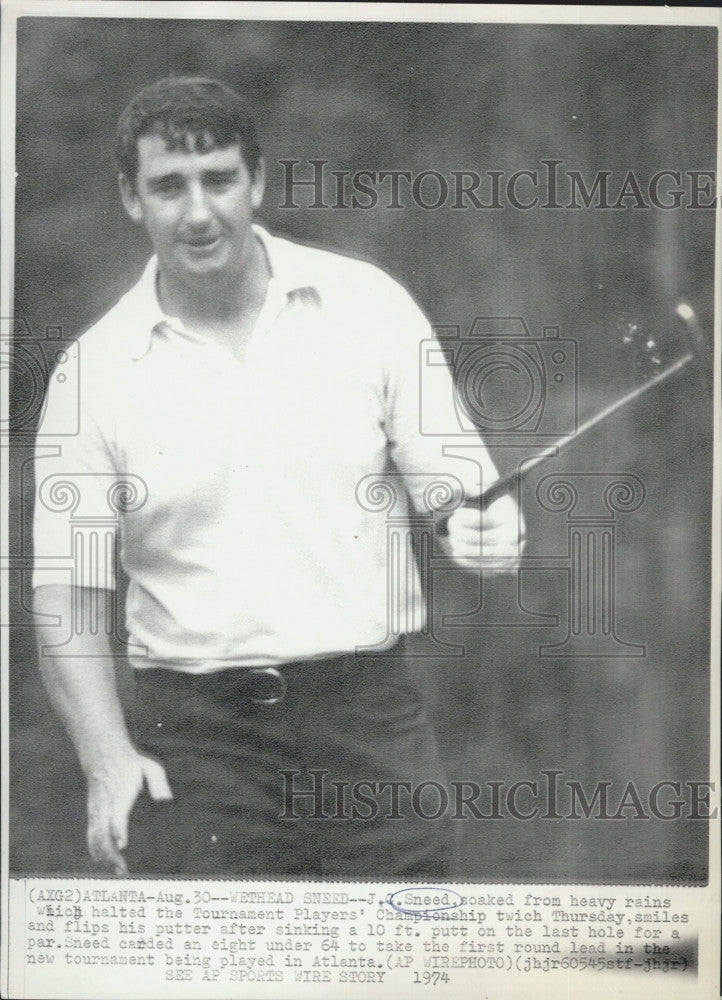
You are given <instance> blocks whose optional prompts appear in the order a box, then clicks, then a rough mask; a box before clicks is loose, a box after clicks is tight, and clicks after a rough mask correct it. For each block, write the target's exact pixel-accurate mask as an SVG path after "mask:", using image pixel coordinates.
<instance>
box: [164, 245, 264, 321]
mask: <svg viewBox="0 0 722 1000" xmlns="http://www.w3.org/2000/svg"><path fill="white" fill-rule="evenodd" d="M269 276H270V269H269V266H268V261H267V260H266V254H265V251H264V249H263V247H262V245H261V244H260V242H259V241H258V239H257V238H256V237H253V238H252V239H251V240H250V241H249V246H248V252H247V253H246V254H244V255H243V259H242V260H239V262H238V265H237V266H236V267H233V268H232V269H229V270H227V271H223V272H222V273H220V274H214V275H198V276H197V277H194V276H191V277H188V276H187V275H183V276H182V278H181V276H179V275H177V274H175V273H174V272H172V271H164V270H161V271H160V274H159V282H158V294H159V299H160V304H161V307H162V309H163V311H164V312H166V313H168V314H169V315H171V316H177V317H178V318H179V319H180V320H181V321H182V322H183V323H184V324H185V325H187V326H188V327H189V328H191V329H193V328H202V329H208V328H213V327H226V326H240V325H243V323H244V321H245V320H247V319H251V318H255V315H256V314H257V312H258V310H259V309H260V306H261V305H262V304H263V301H264V299H265V296H266V290H267V287H268V279H269Z"/></svg>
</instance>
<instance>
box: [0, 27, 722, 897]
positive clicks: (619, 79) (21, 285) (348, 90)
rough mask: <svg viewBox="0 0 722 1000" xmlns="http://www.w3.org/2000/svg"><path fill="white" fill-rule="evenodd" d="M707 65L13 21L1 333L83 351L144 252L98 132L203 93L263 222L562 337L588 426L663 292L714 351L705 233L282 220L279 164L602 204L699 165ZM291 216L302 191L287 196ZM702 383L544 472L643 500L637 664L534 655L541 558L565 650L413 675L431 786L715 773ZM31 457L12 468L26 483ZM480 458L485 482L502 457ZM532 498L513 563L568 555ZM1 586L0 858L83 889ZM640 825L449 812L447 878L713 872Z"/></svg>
mask: <svg viewBox="0 0 722 1000" xmlns="http://www.w3.org/2000/svg"><path fill="white" fill-rule="evenodd" d="M716 44H717V38H716V33H715V31H714V30H713V29H704V28H681V27H679V28H677V27H615V26H611V27H609V26H541V25H540V26H515V25H444V24H377V23H343V24H340V23H312V22H308V23H293V22H252V21H248V22H238V21H227V22H226V21H214V22H209V21H172V20H140V19H129V20H120V19H110V18H109V19H98V18H90V17H89V18H82V19H78V18H50V17H32V18H31V17H27V18H22V19H21V20H20V22H19V25H18V77H17V84H18V97H17V172H18V176H17V189H16V192H17V201H16V205H17V213H16V262H15V289H16V298H15V316H16V317H23V318H25V319H26V320H27V321H28V323H29V324H30V327H31V329H32V331H33V333H34V334H35V335H36V336H42V334H43V331H44V330H45V329H46V328H47V327H51V326H52V327H62V328H63V331H64V333H65V335H67V336H75V335H77V334H79V333H81V332H82V331H83V330H84V329H85V328H87V326H89V325H90V323H91V322H93V321H94V320H95V319H97V318H98V317H99V316H100V315H101V314H102V313H103V312H104V311H105V310H106V309H108V308H109V307H110V306H111V305H112V304H113V303H114V302H115V301H116V300H117V298H118V297H119V296H120V295H121V294H122V293H123V292H124V291H125V290H126V289H127V288H128V287H129V286H130V285H131V284H132V283H133V282H134V281H135V280H136V278H137V277H138V276H139V274H140V272H141V270H142V267H143V265H144V263H145V261H146V259H147V256H148V252H149V247H148V244H147V243H146V242H145V240H144V238H143V236H142V234H140V233H139V232H138V231H136V230H135V229H134V228H133V227H132V226H131V224H130V223H129V222H128V220H127V219H126V218H125V217H124V216H123V213H122V209H121V207H120V204H119V200H118V197H117V188H116V180H115V165H114V162H113V157H112V140H113V134H114V128H115V122H116V121H117V118H118V115H119V114H120V112H121V110H122V109H123V107H124V106H125V105H126V104H127V102H128V100H129V99H130V98H131V97H132V95H133V94H134V93H135V92H136V91H137V90H138V89H139V88H140V87H141V86H143V85H145V84H146V83H149V82H151V81H153V80H155V79H157V78H159V77H161V76H164V75H167V74H178V75H180V74H202V75H209V76H218V77H220V78H221V79H223V80H225V81H226V82H227V83H229V84H230V85H232V86H234V87H235V88H237V89H238V90H240V91H241V92H242V93H244V94H246V95H247V97H248V99H249V102H250V104H251V106H252V107H253V108H255V109H256V111H257V118H258V122H259V127H260V133H261V139H262V144H263V146H264V149H265V155H266V160H267V168H268V188H267V195H266V200H265V204H264V207H263V209H262V212H261V216H262V219H263V220H265V222H266V223H267V224H268V225H269V227H270V228H272V229H273V230H276V231H278V232H280V233H284V234H288V235H290V236H292V237H295V238H298V239H301V240H307V241H309V242H314V243H319V244H322V245H325V246H328V247H330V248H337V249H339V250H341V251H343V252H347V253H350V254H354V255H357V256H362V257H365V258H367V259H370V260H373V261H375V262H376V263H378V264H380V265H381V266H382V267H384V268H386V269H387V270H388V271H390V272H391V273H392V274H393V275H394V276H396V277H397V278H398V279H399V280H401V281H402V283H404V284H405V285H406V287H408V288H409V290H410V291H411V292H412V294H413V295H414V296H415V298H416V299H417V301H418V302H419V303H420V305H421V306H422V307H423V308H424V310H425V311H426V313H427V315H428V316H429V318H430V320H431V322H432V323H434V324H458V325H460V326H461V327H462V328H467V327H468V326H469V325H470V324H471V322H472V320H473V319H474V317H475V316H477V315H483V316H521V317H524V318H525V320H526V322H527V324H528V326H529V329H530V331H531V333H532V335H533V336H535V337H539V336H540V334H541V328H542V326H543V325H548V324H555V325H558V326H559V327H560V329H561V335H562V336H563V337H568V338H574V339H575V340H576V341H577V344H578V350H579V386H578V389H579V410H580V413H581V415H582V416H586V415H588V414H589V413H591V412H593V411H594V410H595V409H597V408H599V407H600V406H602V405H604V404H606V403H607V402H609V401H610V400H611V399H612V398H614V397H615V396H616V395H619V394H620V393H621V392H623V391H625V390H626V389H628V388H629V387H630V385H631V384H632V379H631V375H630V372H629V365H628V364H627V363H626V361H625V358H624V355H623V353H622V351H621V345H620V335H619V331H618V323H619V320H620V318H621V317H625V318H626V319H635V320H637V321H638V322H640V323H642V324H644V326H645V329H646V330H648V331H649V333H650V336H653V337H654V338H655V339H658V340H659V341H660V342H661V343H662V345H663V347H664V346H665V345H666V348H667V350H668V351H669V352H671V355H672V356H673V355H674V353H675V352H676V351H679V350H680V349H681V346H682V341H681V339H680V333H679V331H676V330H675V328H674V323H673V316H674V307H675V305H676V304H677V303H678V302H679V301H680V300H682V299H684V300H685V301H688V302H689V303H691V304H692V305H693V307H694V308H695V310H696V312H697V314H698V316H699V318H700V321H701V324H702V327H703V329H704V330H706V331H707V334H708V336H711V330H712V326H713V277H714V212H712V211H709V210H707V211H704V210H700V209H698V210H693V209H689V208H684V207H683V208H679V209H676V210H670V211H665V210H661V209H659V208H655V207H650V208H648V209H633V208H631V207H630V208H627V209H624V210H601V209H594V208H590V209H583V210H576V211H575V210H542V209H539V208H536V209H533V210H528V211H521V210H515V209H513V208H512V207H511V206H510V205H508V204H506V205H505V207H504V208H503V209H500V210H478V209H473V208H471V207H466V208H465V209H464V210H453V209H451V208H450V207H449V205H448V203H447V205H445V206H442V207H440V208H439V209H437V210H424V209H423V208H421V207H418V206H416V205H414V203H413V201H412V199H411V198H410V197H408V196H407V197H405V198H403V199H402V201H403V203H404V209H403V210H391V209H388V208H385V207H384V205H385V203H386V202H387V200H388V198H387V195H385V194H382V196H381V198H380V200H379V204H378V205H377V206H376V207H375V208H371V209H368V210H361V209H359V210H351V209H348V210H332V209H327V210H313V209H310V208H308V207H299V208H298V209H295V210H290V209H283V208H281V205H282V204H283V202H284V173H283V169H282V167H281V166H280V162H279V161H281V160H284V159H286V160H289V159H296V160H299V161H301V164H300V165H299V166H298V167H297V174H298V176H303V177H310V176H311V168H310V167H309V166H308V161H309V160H311V159H323V160H326V161H328V166H327V170H328V171H331V170H348V171H351V172H353V171H355V170H360V169H368V170H376V171H379V170H407V171H412V172H415V173H418V172H420V171H423V170H436V171H438V172H439V173H441V174H443V175H445V176H447V177H449V176H450V173H451V171H454V170H457V171H458V170H470V171H477V172H478V173H480V174H484V173H485V172H486V171H493V170H496V171H504V172H505V173H506V175H509V174H511V173H512V172H514V171H516V170H541V169H542V168H541V161H542V160H543V159H545V158H550V159H556V160H560V161H562V168H561V169H562V170H578V171H581V173H582V175H583V176H584V179H585V181H586V182H587V185H589V184H590V183H591V181H592V179H593V177H594V175H595V173H596V172H597V171H601V170H608V171H612V179H611V181H610V190H611V191H612V192H614V194H613V196H612V197H613V198H615V197H616V192H617V191H618V190H619V187H620V185H621V182H622V179H623V178H624V175H625V174H626V173H627V171H630V170H632V171H634V173H635V175H636V176H637V177H638V178H640V179H641V181H642V187H643V189H644V184H645V183H646V182H647V181H648V180H649V178H651V177H652V175H653V174H654V173H655V171H657V170H662V169H669V170H679V171H694V170H698V171H705V170H712V169H713V168H714V164H715V161H716V132H715V122H716V108H717V78H716ZM688 187H689V182H687V188H688ZM333 190H334V189H333V186H332V185H330V186H329V191H328V195H327V197H328V200H329V201H332V200H333ZM429 190H431V189H429ZM521 190H524V191H526V190H527V189H524V188H523V186H522V187H521V188H520V191H521ZM383 191H385V192H387V191H388V187H386V188H384V189H383ZM480 194H483V192H480ZM427 197H428V198H431V194H429V195H427ZM485 200H488V195H487V196H486V197H485ZM562 200H564V198H563V196H562ZM701 200H702V201H708V200H709V199H708V197H704V198H702V199H701ZM297 201H298V202H299V204H300V205H301V206H307V205H308V204H309V202H310V198H309V197H308V195H307V193H306V192H305V191H299V192H298V194H297ZM707 375H708V376H709V372H707ZM699 376H700V373H699V372H695V371H692V370H691V369H690V370H687V371H685V372H684V373H683V374H682V375H681V376H679V377H678V378H677V379H675V380H674V381H673V382H670V383H668V384H667V385H665V386H664V387H663V388H662V389H660V390H657V391H654V392H653V393H652V394H651V395H650V396H647V397H645V398H644V399H643V400H641V401H640V402H639V403H638V404H636V405H635V406H633V407H631V408H629V409H627V410H626V411H624V412H623V413H621V414H619V415H617V416H616V417H614V418H613V420H611V421H610V422H608V423H607V424H606V425H605V426H604V427H603V428H600V429H599V430H598V431H596V432H594V434H593V435H592V436H590V437H589V438H585V439H584V441H583V442H582V443H580V444H579V445H578V446H575V447H574V448H573V449H572V450H571V451H570V452H569V453H568V454H567V455H566V456H565V457H564V459H563V460H562V459H559V460H555V461H554V462H553V463H551V464H550V465H549V467H548V468H545V469H544V470H543V471H542V472H540V476H542V475H545V474H546V473H547V472H550V471H555V470H561V469H567V470H568V469H571V470H573V471H575V472H591V471H596V472H620V471H627V472H632V473H634V474H635V475H637V476H638V477H639V478H640V479H641V480H642V481H643V483H644V486H645V490H646V497H645V501H644V504H643V505H642V507H641V508H640V510H639V511H637V512H636V513H630V514H629V515H622V516H620V517H619V519H618V540H617V541H618V546H617V562H616V580H615V586H616V599H617V606H616V618H617V628H618V631H619V635H620V636H621V637H622V638H624V639H627V640H628V641H630V642H635V643H639V644H643V645H644V646H645V647H646V656H644V657H619V658H614V659H609V658H591V659H584V658H578V659H575V658H563V657H558V658H554V657H540V656H539V655H538V647H539V646H540V645H541V644H545V643H552V642H557V641H560V639H561V637H562V636H563V634H564V627H565V624H566V614H567V575H566V572H565V571H564V570H560V569H556V570H555V569H552V568H548V567H547V569H546V570H545V569H544V568H543V559H541V562H540V566H541V567H542V568H541V569H535V570H528V571H525V572H523V573H522V575H521V584H520V586H521V599H522V602H523V604H524V605H525V607H527V608H529V609H531V610H533V611H534V612H536V613H538V614H552V615H558V616H559V617H560V619H561V621H560V628H559V629H549V628H548V627H547V628H544V627H542V626H541V624H539V623H540V622H542V621H543V620H542V619H528V621H530V622H531V627H527V628H511V627H509V628H504V627H488V624H487V626H486V627H476V628H468V629H462V630H460V629H453V630H451V629H447V630H444V628H443V627H441V626H439V634H440V635H443V637H444V638H445V639H446V640H447V641H455V642H459V641H463V642H465V643H466V645H467V655H466V657H465V658H463V659H462V660H453V659H445V658H443V657H442V658H439V659H438V660H433V659H430V660H427V661H424V665H423V667H422V672H423V677H422V680H423V684H424V687H425V691H426V694H427V697H428V700H429V704H430V708H431V711H432V712H433V715H434V717H435V720H436V723H437V725H438V727H439V732H440V734H441V740H442V745H443V750H444V753H445V755H446V759H447V765H448V769H449V773H450V776H451V777H452V778H456V779H466V780H474V781H477V782H479V783H480V784H483V783H484V782H485V781H490V780H498V781H505V782H506V783H507V784H511V783H512V782H513V781H515V780H521V779H526V780H532V781H533V780H540V771H541V770H542V769H558V770H561V771H563V772H564V775H563V778H562V780H565V779H569V780H577V781H581V782H582V783H584V784H585V786H586V787H588V788H589V789H590V790H591V788H592V787H593V785H594V783H595V782H598V781H611V782H613V783H614V788H615V789H616V791H615V793H614V795H616V799H617V800H618V798H619V796H620V795H621V792H622V790H623V788H624V786H625V785H626V783H627V782H629V781H634V782H635V784H636V786H637V787H638V788H639V789H641V790H642V792H643V793H645V792H646V791H647V790H648V789H650V788H651V786H652V785H653V784H654V782H655V781H661V780H679V781H682V782H684V781H688V780H700V781H701V780H705V778H706V777H707V773H708V756H709V742H708V713H709V644H708V634H709V596H710V595H709V570H710V567H709V559H710V552H709V538H710V492H711V394H710V391H709V388H708V387H706V388H705V386H704V384H703V380H701V379H700V377H699ZM129 405H132V401H131V400H129ZM341 420H342V418H341ZM26 458H27V452H23V451H22V449H18V450H17V453H16V455H15V461H16V467H17V468H18V469H19V468H20V463H21V462H23V461H24V460H25V459H26ZM497 458H498V462H499V464H500V466H502V468H506V467H509V466H510V464H511V463H512V462H513V461H516V460H517V459H518V455H514V454H511V453H506V452H500V453H499V454H498V456H497ZM540 476H539V477H537V479H538V478H540ZM16 482H18V483H19V482H20V473H19V472H18V474H17V476H16ZM535 482H536V481H535ZM534 485H535V483H532V484H531V486H530V487H529V491H528V495H527V494H526V493H525V494H524V495H523V496H522V499H523V500H524V501H525V503H524V508H525V513H526V517H527V522H528V526H529V535H530V542H529V547H528V554H529V555H530V556H534V555H539V556H540V558H541V557H542V556H543V555H544V554H548V553H550V552H554V553H556V554H559V553H560V552H564V546H565V544H566V543H565V538H564V533H563V531H562V534H561V535H559V524H560V523H562V527H563V522H558V515H554V516H552V515H550V514H549V513H548V512H544V511H542V510H541V509H540V507H539V504H538V503H536V502H535V501H534ZM29 486H30V481H29V479H28V477H27V468H26V469H25V476H24V478H23V487H22V489H21V487H20V486H18V487H17V489H16V495H15V496H14V497H13V498H11V501H12V515H13V524H12V526H11V527H12V537H13V541H12V543H11V544H12V545H14V546H16V547H17V548H16V551H18V552H20V550H21V547H22V546H25V549H23V551H27V544H28V516H27V515H28V512H29V509H30V504H31V493H30V490H29ZM21 492H22V493H23V494H24V495H21ZM555 518H557V520H555ZM438 577H439V579H438V581H437V586H438V590H439V594H440V597H439V601H440V607H441V612H442V613H448V612H450V611H454V612H466V611H471V610H473V608H474V606H475V601H476V598H477V596H478V595H477V583H476V582H475V581H474V579H473V578H472V577H466V576H464V575H463V574H460V573H440V574H438ZM503 586H504V585H503V584H501V585H500V584H498V583H494V582H493V581H489V582H488V585H485V592H484V599H485V607H489V608H493V607H494V606H495V602H496V604H499V603H502V604H503V600H504V599H506V596H508V595H507V592H506V590H501V589H500V587H503ZM17 592H18V595H20V596H19V598H18V602H17V604H18V606H17V608H16V625H17V627H16V628H15V629H14V632H13V672H12V684H11V698H12V706H11V707H12V733H11V736H12V749H13V754H12V797H11V806H12V817H13V819H12V822H13V827H12V843H11V865H12V866H13V867H14V868H15V869H16V870H22V871H33V872H37V873H45V872H53V871H61V872H70V871H84V870H86V865H87V860H86V857H85V854H84V832H83V812H84V789H83V784H82V779H81V777H80V774H79V772H78V769H77V765H76V763H75V759H74V756H73V754H72V752H71V751H70V748H69V744H68V741H67V739H66V738H65V736H64V735H63V733H62V732H61V730H60V728H59V726H58V725H57V723H56V722H55V719H54V717H53V716H52V714H51V711H50V708H49V705H48V703H47V701H46V699H45V696H44V694H43V692H42V689H41V687H40V684H39V680H38V673H37V667H36V657H35V652H34V647H33V640H32V627H31V624H32V619H31V615H30V613H29V612H28V611H27V606H28V595H29V574H28V573H19V574H18V591H17ZM489 618H490V619H491V620H494V619H493V615H490V616H489ZM495 620H496V621H498V620H499V619H498V618H497V619H495ZM614 795H613V797H612V801H615V798H614ZM632 814H633V810H631V811H627V813H626V816H627V818H626V819H625V820H620V821H615V822H600V821H593V820H589V821H586V820H584V821H581V820H580V821H555V820H533V821H527V822H521V821H516V822H515V821H513V820H511V819H508V818H507V819H506V820H504V821H503V822H493V821H471V820H470V821H469V822H466V823H464V824H462V825H463V827H464V839H463V843H462V846H461V849H460V850H461V854H460V858H459V869H458V877H459V878H460V879H468V880H504V879H524V880H527V881H535V880H536V881H544V880H558V881H577V880H580V881H581V880H587V881H609V882H614V881H628V882H641V883H643V882H652V881H657V882H660V881H669V882H675V881H686V882H698V881H701V880H704V879H705V878H706V865H707V840H706V831H705V824H704V823H701V822H694V821H689V822H683V821H676V822H665V821H658V820H651V821H645V822H642V821H638V820H633V819H631V816H632Z"/></svg>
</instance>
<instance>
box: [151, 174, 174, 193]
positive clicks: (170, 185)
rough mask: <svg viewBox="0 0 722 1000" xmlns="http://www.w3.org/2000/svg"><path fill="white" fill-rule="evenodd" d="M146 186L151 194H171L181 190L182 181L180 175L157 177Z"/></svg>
mask: <svg viewBox="0 0 722 1000" xmlns="http://www.w3.org/2000/svg"><path fill="white" fill-rule="evenodd" d="M148 187H149V188H150V190H151V192H152V193H153V194H159V195H167V196H172V195H176V194H179V193H180V192H181V191H182V190H183V182H182V180H181V179H180V177H159V178H158V179H157V180H155V181H152V182H151V183H150V184H149V185H148Z"/></svg>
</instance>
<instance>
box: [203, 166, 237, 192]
mask: <svg viewBox="0 0 722 1000" xmlns="http://www.w3.org/2000/svg"><path fill="white" fill-rule="evenodd" d="M237 176H238V172H237V171H236V170H218V171H213V173H209V174H206V178H205V183H206V186H207V187H209V188H213V189H215V190H218V189H220V188H226V187H230V185H231V184H233V183H234V182H235V180H236V178H237Z"/></svg>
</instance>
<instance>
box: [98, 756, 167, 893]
mask: <svg viewBox="0 0 722 1000" xmlns="http://www.w3.org/2000/svg"><path fill="white" fill-rule="evenodd" d="M144 783H145V786H146V788H147V789H148V794H149V795H150V797H151V798H152V799H155V800H156V801H157V802H159V801H167V800H169V799H172V798H173V793H172V791H171V788H170V785H169V784H168V778H167V775H166V773H165V768H164V767H163V765H162V764H159V763H158V761H156V760H153V759H152V758H150V757H144V756H142V755H141V754H139V753H138V752H137V751H135V750H132V749H130V750H128V751H121V752H118V753H117V754H115V755H112V756H104V757H103V758H102V759H101V760H100V761H98V762H97V765H96V766H94V767H93V769H92V771H91V772H90V773H89V774H88V850H89V851H90V856H91V857H92V859H93V861H95V862H97V863H98V864H99V865H102V866H103V867H105V868H109V869H112V871H113V873H114V874H115V875H117V876H123V875H127V874H128V866H127V865H126V863H125V858H124V857H123V854H122V852H123V851H124V850H125V848H126V847H127V845H128V821H129V819H130V814H131V811H132V809H133V806H134V804H135V800H136V799H137V797H138V795H139V794H140V792H141V790H142V788H143V784H144Z"/></svg>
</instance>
